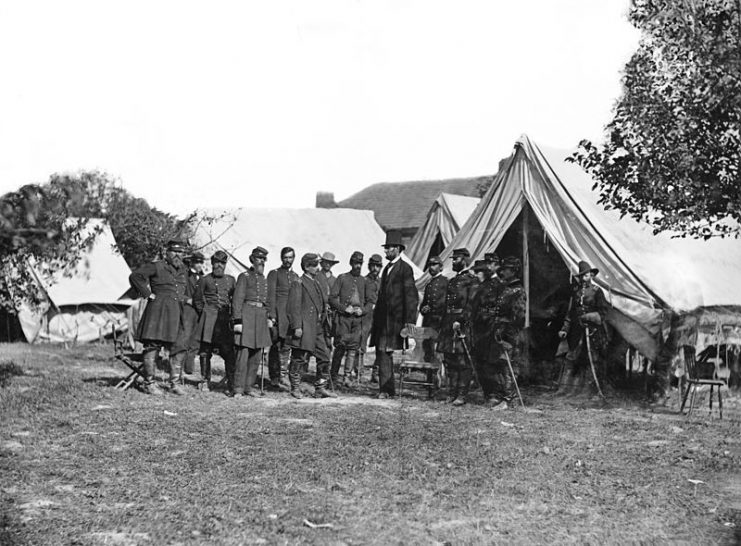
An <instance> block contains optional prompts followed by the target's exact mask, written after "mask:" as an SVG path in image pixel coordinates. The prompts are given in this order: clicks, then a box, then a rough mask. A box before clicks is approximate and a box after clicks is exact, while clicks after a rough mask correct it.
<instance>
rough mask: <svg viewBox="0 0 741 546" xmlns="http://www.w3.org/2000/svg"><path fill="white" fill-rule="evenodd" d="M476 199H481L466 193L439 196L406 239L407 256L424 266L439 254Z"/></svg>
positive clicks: (465, 218)
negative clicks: (415, 231)
mask: <svg viewBox="0 0 741 546" xmlns="http://www.w3.org/2000/svg"><path fill="white" fill-rule="evenodd" d="M479 201H481V199H479V198H478V197H467V196H465V195H453V194H451V193H441V194H440V195H438V196H437V199H435V202H434V203H433V204H432V206H431V207H430V210H429V212H428V213H427V218H426V219H425V223H424V224H422V227H420V228H419V230H417V233H415V234H414V237H413V238H412V240H411V241H410V242H409V247H408V248H407V249H406V253H407V255H408V256H409V259H410V260H412V261H413V262H414V263H415V264H417V265H418V266H419V267H421V268H422V269H424V268H425V266H426V265H427V260H429V259H430V257H432V256H436V255H438V254H440V252H442V251H443V249H444V248H445V247H446V246H448V244H450V241H452V240H453V237H454V236H455V234H456V233H458V230H460V228H461V226H462V225H463V224H465V223H466V220H468V217H469V216H471V213H472V212H473V211H474V209H476V206H477V205H478V204H479Z"/></svg>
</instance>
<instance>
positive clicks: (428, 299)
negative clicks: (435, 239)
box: [419, 256, 448, 362]
mask: <svg viewBox="0 0 741 546" xmlns="http://www.w3.org/2000/svg"><path fill="white" fill-rule="evenodd" d="M427 270H428V271H429V273H430V280H429V282H428V283H427V285H426V286H425V291H424V295H423V297H422V304H421V306H420V309H419V312H420V313H421V314H422V326H427V327H429V328H434V329H435V330H437V331H438V333H439V332H440V323H441V322H442V320H443V314H444V313H445V294H446V293H447V291H448V278H447V277H445V276H444V275H443V274H442V271H443V262H442V260H441V259H440V256H433V257H432V258H430V259H429V261H428V262H427ZM422 346H423V349H424V359H425V362H432V361H433V360H434V357H435V341H434V340H432V339H425V340H424V341H423V342H422Z"/></svg>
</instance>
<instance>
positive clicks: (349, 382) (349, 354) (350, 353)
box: [345, 349, 356, 387]
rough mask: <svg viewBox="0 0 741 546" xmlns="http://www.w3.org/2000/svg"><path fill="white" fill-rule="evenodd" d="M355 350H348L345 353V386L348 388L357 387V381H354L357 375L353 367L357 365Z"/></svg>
mask: <svg viewBox="0 0 741 546" xmlns="http://www.w3.org/2000/svg"><path fill="white" fill-rule="evenodd" d="M355 354H356V351H355V349H348V350H347V351H346V352H345V386H346V387H353V386H355V381H354V379H353V376H354V375H355V374H354V373H353V372H354V371H355V370H353V366H354V364H355Z"/></svg>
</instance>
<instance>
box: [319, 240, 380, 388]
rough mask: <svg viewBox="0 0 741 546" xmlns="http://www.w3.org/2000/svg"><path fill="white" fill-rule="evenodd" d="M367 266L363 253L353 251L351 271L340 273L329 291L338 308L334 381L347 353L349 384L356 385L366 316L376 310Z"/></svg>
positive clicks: (336, 310) (346, 373) (333, 358)
mask: <svg viewBox="0 0 741 546" xmlns="http://www.w3.org/2000/svg"><path fill="white" fill-rule="evenodd" d="M362 269H363V254H362V253H361V252H357V251H355V252H353V253H352V256H350V271H349V272H347V273H342V274H341V275H340V276H339V277H337V281H336V282H335V283H334V287H333V288H332V291H331V293H330V295H329V305H330V307H331V308H332V309H333V310H334V314H335V318H334V345H335V350H334V353H333V355H332V368H331V370H330V374H331V377H332V382H333V383H334V384H336V379H338V374H339V370H340V365H341V364H342V358H343V357H345V386H346V387H351V386H352V385H353V377H354V376H355V375H356V374H357V373H358V370H357V369H355V368H354V366H355V355H356V354H357V351H358V350H359V349H360V343H361V338H362V335H363V317H364V316H365V315H367V314H368V313H371V312H372V311H373V302H372V301H371V299H372V294H371V290H372V289H371V288H369V287H368V284H367V282H366V278H365V277H363V276H362V275H361V274H360V273H361V271H362Z"/></svg>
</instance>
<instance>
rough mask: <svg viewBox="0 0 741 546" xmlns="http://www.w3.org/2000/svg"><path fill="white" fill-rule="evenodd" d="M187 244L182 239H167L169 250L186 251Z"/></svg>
mask: <svg viewBox="0 0 741 546" xmlns="http://www.w3.org/2000/svg"><path fill="white" fill-rule="evenodd" d="M186 247H187V245H186V243H185V241H183V240H182V239H171V240H169V241H167V250H172V251H174V252H185V251H186V250H187V249H186Z"/></svg>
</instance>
